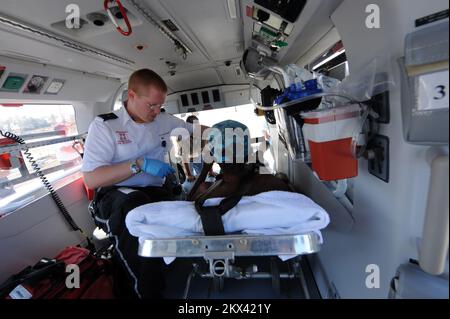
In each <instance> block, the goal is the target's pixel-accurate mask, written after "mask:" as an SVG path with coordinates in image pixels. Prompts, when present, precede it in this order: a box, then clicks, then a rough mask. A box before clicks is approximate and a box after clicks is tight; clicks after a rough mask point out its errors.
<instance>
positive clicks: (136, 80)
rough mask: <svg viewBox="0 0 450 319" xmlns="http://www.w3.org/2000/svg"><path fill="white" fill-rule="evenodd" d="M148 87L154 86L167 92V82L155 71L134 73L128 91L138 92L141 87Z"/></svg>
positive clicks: (142, 70)
mask: <svg viewBox="0 0 450 319" xmlns="http://www.w3.org/2000/svg"><path fill="white" fill-rule="evenodd" d="M148 86H154V87H156V88H158V89H160V90H161V91H163V92H167V85H166V82H164V80H163V79H162V78H161V77H160V76H159V75H158V74H157V73H156V72H155V71H152V70H149V69H141V70H137V71H135V72H133V74H131V76H130V79H129V80H128V90H133V91H135V92H137V91H138V90H139V89H140V88H141V87H148Z"/></svg>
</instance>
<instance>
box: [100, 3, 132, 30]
mask: <svg viewBox="0 0 450 319" xmlns="http://www.w3.org/2000/svg"><path fill="white" fill-rule="evenodd" d="M114 2H116V3H117V6H118V7H119V10H120V13H121V14H122V16H123V19H124V20H125V24H126V25H127V28H128V31H124V30H122V28H121V27H120V26H119V23H118V22H117V20H116V18H115V17H114V15H113V14H112V12H111V9H110V8H109V3H114ZM103 6H104V7H105V10H106V12H107V13H108V16H109V19H111V22H112V23H113V24H114V25H115V26H116V29H117V31H118V32H119V33H121V34H122V35H124V36H126V37H127V36H129V35H131V33H132V32H133V29H132V28H131V24H130V20H129V19H128V16H127V13H126V11H125V9H124V7H123V6H122V3H121V2H120V0H105V2H104V3H103Z"/></svg>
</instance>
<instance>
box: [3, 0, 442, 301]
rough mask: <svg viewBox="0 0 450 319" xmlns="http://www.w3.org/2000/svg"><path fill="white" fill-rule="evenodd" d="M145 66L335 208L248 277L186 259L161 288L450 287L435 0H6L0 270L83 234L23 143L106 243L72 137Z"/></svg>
mask: <svg viewBox="0 0 450 319" xmlns="http://www.w3.org/2000/svg"><path fill="white" fill-rule="evenodd" d="M119 4H120V5H119ZM105 7H106V8H108V9H109V11H110V14H108V12H107V10H105ZM120 7H122V10H121V8H120ZM124 13H125V14H124ZM78 18H79V19H78ZM113 20H114V21H113ZM125 20H128V21H125ZM77 23H78V24H77ZM116 23H117V24H118V27H117V28H116V25H115V24H116ZM130 32H131V33H130ZM142 68H149V69H151V70H154V71H155V72H157V73H158V74H160V75H161V76H162V78H163V79H164V81H165V82H166V83H167V86H168V95H167V99H166V103H165V104H164V110H165V112H167V113H170V114H173V115H175V116H178V117H179V118H181V119H183V120H185V119H186V118H187V116H189V115H196V116H197V117H198V118H199V119H200V122H201V123H202V124H204V125H207V126H212V125H213V124H215V123H216V122H219V121H222V120H227V119H235V120H238V121H241V122H242V123H244V124H245V125H247V126H248V127H249V128H250V131H251V134H252V139H254V140H253V142H255V147H258V145H260V144H261V143H264V144H266V145H268V149H267V150H266V152H265V155H264V161H265V164H266V166H267V167H268V170H269V173H271V174H275V173H283V174H285V175H286V176H287V177H288V179H289V181H290V183H291V184H292V185H293V186H294V188H295V190H296V191H297V192H299V193H302V194H304V195H306V196H307V197H309V198H310V199H312V200H313V201H314V202H315V203H317V204H318V205H320V206H321V207H322V208H323V209H324V210H325V211H326V212H327V213H328V215H329V217H330V222H329V224H328V226H327V227H326V228H325V229H323V230H322V232H321V233H322V236H323V242H321V243H317V242H314V243H309V244H310V248H311V249H310V250H308V249H305V251H304V252H301V253H299V254H300V255H301V256H300V257H301V258H297V259H295V262H293V261H292V260H290V261H286V262H282V261H281V260H279V259H278V258H271V257H270V256H264V257H265V259H264V260H265V261H267V264H268V268H267V269H263V268H264V267H262V268H261V273H264V274H266V275H260V276H259V277H258V271H256V269H254V270H255V271H253V272H251V271H250V274H248V278H247V279H248V280H236V277H235V278H231V277H233V276H228V275H229V274H228V272H227V273H226V275H223V273H222V274H219V273H218V272H216V273H214V271H215V270H214V269H212V268H211V271H212V273H213V275H211V276H206V275H205V276H204V278H201V277H200V278H199V277H198V276H197V277H196V276H193V277H192V276H190V275H189V274H190V270H191V269H192V265H191V264H190V263H188V262H187V264H188V267H187V268H189V271H186V272H185V271H175V270H172V272H170V271H169V275H168V279H167V280H168V291H167V292H166V297H168V298H183V297H184V298H323V299H329V298H331V299H334V298H337V299H338V298H368V299H372V298H374V299H382V298H448V241H449V232H448V229H449V195H448V194H449V190H448V188H449V180H448V178H449V177H448V176H449V174H448V135H449V134H448V119H449V117H448V95H447V91H448V1H444V0H431V1H427V2H424V1H419V0H390V1H387V0H385V1H383V0H371V1H368V0H314V1H312V0H296V1H289V0H282V1H272V0H189V1H182V0H164V1H162V0H122V1H117V0H116V1H114V0H113V1H108V0H107V1H105V2H104V1H92V0H77V1H61V0H35V1H27V0H0V130H1V132H2V135H3V134H5V133H6V132H11V133H14V134H16V135H18V136H19V137H21V138H23V143H17V141H12V140H11V139H8V138H7V136H1V137H0V260H1V261H2V262H1V263H0V283H1V282H4V281H5V280H7V279H8V278H9V277H10V276H11V275H13V274H15V273H18V272H19V271H20V270H21V269H23V268H24V267H26V266H27V265H33V264H35V263H36V262H37V261H38V260H40V259H41V258H42V257H44V256H45V257H52V256H55V255H56V254H57V253H58V252H59V251H61V250H62V249H63V248H64V247H66V246H71V245H78V244H85V239H84V238H83V236H81V235H80V232H78V231H73V229H72V228H71V227H70V225H68V223H67V221H66V220H65V219H64V218H63V216H62V215H61V212H60V209H59V208H58V206H57V205H55V203H54V200H53V199H52V196H51V194H50V193H49V190H48V187H44V186H43V184H42V181H41V179H40V178H39V174H36V172H35V168H33V165H32V164H31V163H30V161H29V158H28V156H27V154H26V153H25V152H26V150H25V148H24V145H25V146H27V147H28V148H29V153H31V157H32V158H33V159H32V160H33V161H34V163H35V164H37V165H38V166H39V167H40V169H41V172H42V173H44V174H45V176H46V178H47V179H48V181H49V183H50V184H51V186H52V188H53V192H56V193H57V194H58V195H59V198H60V199H61V201H62V204H63V205H64V206H65V208H66V209H67V211H68V212H69V214H70V216H71V217H72V218H73V220H74V221H75V222H76V223H77V224H78V225H79V226H80V228H82V229H83V230H84V232H85V233H86V234H88V235H89V236H90V237H92V239H93V241H94V243H95V244H96V245H99V246H101V245H102V242H103V243H104V239H102V238H100V236H99V235H98V234H97V233H94V231H95V229H96V226H95V224H94V221H93V219H92V217H91V214H90V213H89V204H90V199H89V197H88V193H87V190H86V188H85V186H84V184H83V178H82V173H81V170H80V169H81V163H82V158H81V156H80V154H79V152H80V150H81V149H82V143H83V139H84V138H85V137H86V134H87V131H88V128H89V125H90V123H91V122H92V121H93V120H94V119H95V117H96V116H98V115H100V114H105V113H110V112H113V111H116V110H118V109H119V108H120V107H122V102H123V101H124V100H125V99H126V92H127V80H128V77H129V76H130V74H131V73H132V72H133V71H135V70H138V69H142ZM289 72H293V73H289ZM289 74H291V75H292V74H295V75H298V77H299V78H301V76H302V74H303V75H304V74H308V75H311V74H313V78H314V79H313V80H312V82H311V81H310V82H308V83H312V85H313V86H314V87H313V88H312V90H313V91H314V92H311V91H310V92H309V93H305V94H304V95H302V96H300V95H295V94H294V93H298V92H294V91H295V83H293V82H292V81H289ZM295 75H294V77H295ZM311 79H312V78H308V79H307V80H311ZM291 80H292V78H291ZM327 83H328V84H329V85H330V87H329V89H330V90H329V91H327V90H326V88H327V85H328V84H327ZM292 85H293V86H292ZM290 87H293V88H294V89H293V90H294V91H291V93H292V94H294V97H292V95H289V94H288V92H289V89H290ZM304 89H305V88H304ZM307 89H308V88H306V89H305V90H306V91H307ZM306 91H305V92H306ZM330 92H331V93H330ZM282 94H284V97H285V99H284V100H283V99H281V98H280V96H281V95H282ZM290 101H293V102H290ZM296 101H297V102H298V101H301V102H299V103H297V104H296ZM319 104H320V106H319ZM305 105H306V106H305ZM318 106H319V107H318ZM327 112H328V113H327ZM330 112H331V113H330ZM336 112H338V113H336ZM340 112H343V113H340ZM330 114H331V115H330ZM336 114H338V115H336ZM339 114H341V115H342V116H341V117H339ZM348 114H353V115H354V114H356V115H354V116H356V117H352V116H353V115H348ZM303 115H304V116H303ZM330 116H332V118H333V119H332V120H331V121H328V120H324V121H322V119H323V118H327V117H328V118H329V117H330ZM349 117H350V120H349ZM299 118H301V121H299ZM342 119H343V120H342ZM340 120H341V121H340ZM299 123H302V124H299ZM355 123H356V124H355ZM339 125H341V126H339ZM350 125H354V126H351V127H350ZM343 131H345V133H342V132H343ZM264 132H265V133H266V135H267V136H266V138H265V137H264ZM340 132H341V133H342V134H344V135H345V136H344V135H342V136H339V134H341V133H340ZM355 132H356V136H355V135H354V134H355ZM342 138H345V139H346V142H345V143H344V144H339V143H338V144H333V143H334V142H336V140H340V139H342ZM266 139H267V141H268V142H267V143H266V142H265V140H266ZM350 140H351V143H350V142H349V141H350ZM257 143H259V144H257ZM347 144H348V145H347ZM350 144H351V145H350ZM330 145H334V146H330ZM336 145H337V146H336ZM350 146H351V147H350ZM352 150H353V152H352ZM333 152H335V153H336V152H337V153H339V154H338V155H333ZM341 153H342V154H341ZM175 166H177V165H175ZM179 168H180V167H179V166H178V169H179ZM177 176H178V178H179V179H182V178H183V174H182V173H181V172H180V173H179V174H178V175H177ZM179 182H182V181H179ZM274 213H275V212H274ZM296 235H298V234H296ZM308 238H309V237H308ZM308 238H306V237H295V238H294V237H292V238H290V240H291V241H292V240H294V241H300V242H299V243H297V242H296V243H297V244H296V245H300V246H301V245H303V244H304V245H306V244H307V243H305V241H307V240H309V239H310V238H309V239H308ZM264 243H265V244H267V241H266V242H264ZM155 245H156V244H155ZM274 245H275V244H274ZM230 247H233V246H230ZM219 250H220V249H219ZM229 250H230V251H233V249H232V248H230V249H229ZM235 253H236V256H238V252H235ZM275 255H276V254H275ZM180 256H181V255H180ZM230 256H232V257H231V259H233V258H234V256H235V255H233V253H231V255H230ZM149 258H151V257H149ZM236 258H238V257H236ZM177 259H182V257H180V258H177ZM200 259H201V258H200ZM206 259H207V258H206V257H205V261H206ZM219 259H220V258H219ZM208 260H209V261H210V262H211V263H212V262H213V259H208ZM228 263H229V260H226V262H224V263H223V264H217V265H218V266H224V267H228V266H229V264H228ZM217 265H216V266H217ZM292 267H294V268H295V267H298V269H297V270H298V271H297V272H295V271H294V272H293V271H292ZM214 274H215V275H216V276H215V275H214ZM188 276H190V277H189V279H188ZM229 277H230V278H229ZM187 281H188V283H189V284H190V287H189V294H187V292H186V286H187ZM211 282H212V283H213V284H214V285H213V288H212V289H209V288H208V287H210V283H211Z"/></svg>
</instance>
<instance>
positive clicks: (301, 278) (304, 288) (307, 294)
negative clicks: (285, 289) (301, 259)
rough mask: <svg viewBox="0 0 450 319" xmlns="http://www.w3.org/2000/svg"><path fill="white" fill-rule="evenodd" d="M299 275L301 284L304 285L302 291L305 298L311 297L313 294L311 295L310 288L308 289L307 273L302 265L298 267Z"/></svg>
mask: <svg viewBox="0 0 450 319" xmlns="http://www.w3.org/2000/svg"><path fill="white" fill-rule="evenodd" d="M298 275H299V277H300V285H301V286H302V291H303V294H304V295H305V299H311V296H310V294H309V290H308V285H307V284H306V278H305V274H304V273H303V269H302V267H301V265H300V266H299V269H298Z"/></svg>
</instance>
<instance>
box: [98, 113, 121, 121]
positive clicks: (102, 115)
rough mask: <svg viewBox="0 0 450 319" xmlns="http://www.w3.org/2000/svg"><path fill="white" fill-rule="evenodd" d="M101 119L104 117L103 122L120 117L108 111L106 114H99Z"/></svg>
mask: <svg viewBox="0 0 450 319" xmlns="http://www.w3.org/2000/svg"><path fill="white" fill-rule="evenodd" d="M98 117H100V118H101V119H103V122H106V121H109V120H115V119H118V118H119V117H118V116H117V115H116V114H114V113H106V114H100V115H98Z"/></svg>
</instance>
